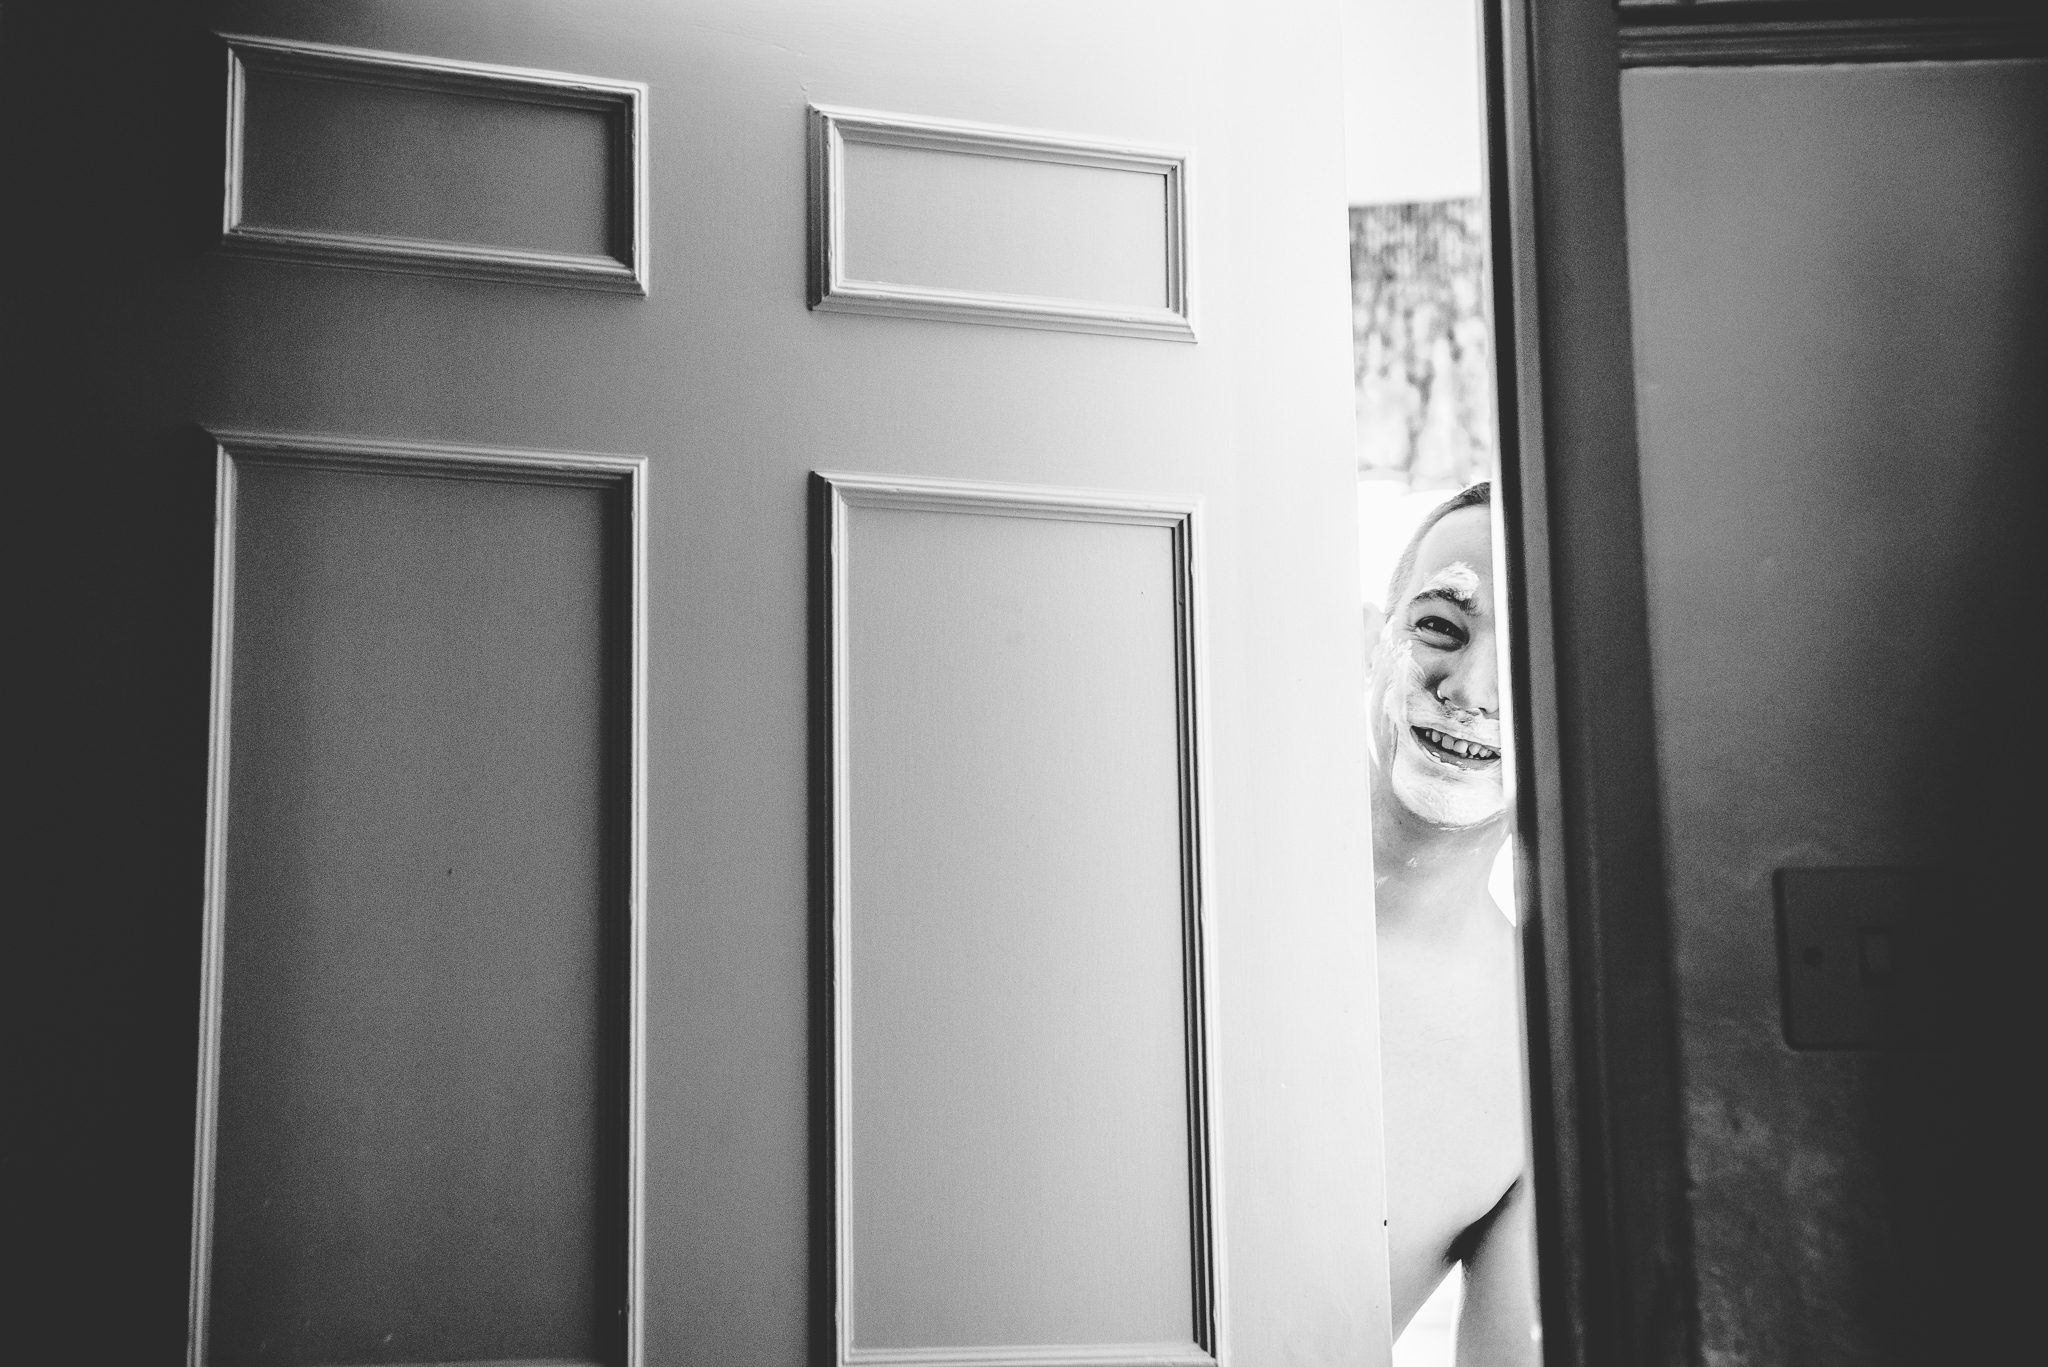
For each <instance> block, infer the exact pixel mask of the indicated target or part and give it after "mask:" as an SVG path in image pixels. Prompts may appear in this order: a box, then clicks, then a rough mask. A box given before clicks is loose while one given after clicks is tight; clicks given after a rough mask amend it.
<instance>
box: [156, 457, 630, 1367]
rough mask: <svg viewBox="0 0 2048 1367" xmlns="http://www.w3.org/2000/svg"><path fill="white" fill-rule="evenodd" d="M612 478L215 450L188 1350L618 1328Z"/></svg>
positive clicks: (622, 1129)
mask: <svg viewBox="0 0 2048 1367" xmlns="http://www.w3.org/2000/svg"><path fill="white" fill-rule="evenodd" d="M630 477H631V471H630V470H628V471H625V472H620V473H615V474H613V475H612V477H611V478H607V477H606V472H605V471H604V470H602V469H597V470H588V469H580V468H577V467H573V466H572V467H570V468H568V469H566V470H563V469H554V470H548V469H545V468H543V469H536V468H534V467H533V466H532V465H529V464H524V463H521V464H510V465H506V464H492V463H488V462H487V461H479V460H476V459H474V458H472V459H470V460H468V461H465V462H463V463H461V464H459V465H458V464H454V463H452V462H450V461H448V460H446V459H443V460H441V461H439V462H435V461H431V460H429V459H422V458H421V453H409V454H397V455H388V454H387V455H383V456H380V457H378V458H375V459H366V458H365V457H364V455H363V454H362V453H361V452H352V453H336V452H332V451H321V450H317V449H315V450H311V451H308V450H285V451H279V450H277V449H275V448H271V449H264V448H263V447H262V446H261V445H259V444H255V443H251V442H248V441H245V440H241V439H236V440H235V441H234V445H233V447H232V448H231V450H230V451H229V452H228V453H224V455H223V458H222V465H221V476H220V478H221V481H222V484H223V488H224V497H223V500H222V509H223V515H222V526H221V533H220V534H221V538H222V542H223V545H222V559H221V566H222V574H221V592H220V606H219V609H218V611H219V620H220V623H221V628H220V629H221V641H220V654H219V656H218V664H217V666H216V668H217V671H218V672H217V676H216V689H217V704H216V705H217V707H219V709H220V711H221V715H222V717H223V722H224V725H223V727H222V735H221V737H220V749H219V751H218V756H217V760H216V764H217V770H216V773H217V778H216V783H217V784H218V792H219V800H220V801H221V803H223V804H224V805H223V807H222V808H221V809H220V810H218V811H217V812H216V816H215V830H214V840H215V842H216V844H217V847H218V849H219V862H218V864H217V865H216V866H215V868H216V874H215V876H214V878H213V880H212V885H211V886H210V888H209V899H208V900H209V907H208V912H209V925H208V939H209V958H210V964H209V970H210V971H209V975H208V983H207V993H206V1006H205V1009H204V1010H203V1012H202V1018H201V1031H202V1065H201V1067H202V1076H203V1077H205V1078H207V1079H208V1081H209V1082H210V1084H211V1087H210V1090H211V1092H212V1097H211V1101H212V1104H211V1105H210V1106H209V1105H208V1104H206V1099H205V1098H202V1104H201V1117H200V1120H201V1123H200V1138H199V1147H200V1152H199V1163H198V1168H199V1172H200V1181H199V1183H198V1192H197V1198H198V1199H197V1202H196V1205H197V1209H196V1211H195V1231H194V1235H195V1237H194V1262H195V1279H196V1281H197V1288H198V1291H197V1295H196V1296H195V1301H194V1307H193V1314H194V1323H195V1328H196V1329H198V1330H201V1331H203V1340H202V1343H201V1345H200V1347H199V1350H198V1353H199V1356H201V1358H202V1359H203V1360H204V1361H208V1362H213V1363H220V1364H241V1363H280V1364H308V1365H309V1367H317V1365H318V1364H326V1363H355V1362H365V1363H367V1362H444V1361H465V1360H503V1361H516V1360H529V1359H545V1360H563V1361H599V1360H614V1361H615V1360H617V1359H618V1358H619V1357H620V1355H621V1354H622V1352H623V1350H624V1347H625V1330H626V1321H625V1313H624V1312H625V1309H626V1304H627V1285H626V1276H627V1272H628V1266H627V1259H626V1257H625V1256H624V1255H625V1252H626V1248H627V1222H626V1217H627V1190H626V1183H625V1178H626V1174H627V1171H628V1168H629V1164H630V1154H629V1152H628V1145H627V1139H628V1115H627V1096H626V1089H625V1087H624V1085H623V1084H624V1083H625V1081H626V1078H627V1049H628V1047H629V1036H628V1028H629V1021H628V1019H627V1015H626V1010H627V1007H628V1004H629V1003H628V993H629V985H630V982H631V976H632V964H631V958H630V949H631V942H632V941H631V917H632V913H633V908H632V907H631V905H630V901H629V898H630V893H631V887H630V883H629V882H628V881H627V880H626V879H622V878H621V877H619V874H620V873H623V872H629V870H630V859H631V843H630V832H629V827H630V823H631V822H632V819H633V812H632V802H631V793H630V789H629V788H628V787H626V786H624V785H626V784H629V783H630V769H629V768H628V767H627V765H626V764H625V763H624V761H625V760H626V759H627V756H626V755H625V753H624V752H623V747H622V746H621V745H620V743H619V742H620V741H621V740H622V739H624V733H623V728H622V724H623V723H624V722H625V721H626V719H627V717H628V716H629V715H630V709H631V706H632V689H631V685H630V670H629V661H630V643H629V642H628V641H627V640H626V639H625V634H626V631H627V629H628V624H629V623H630V621H631V617H632V614H631V599H630V595H631V593H632V580H631V576H630V566H631V563H632V562H631V555H630V552H629V547H630V540H629V538H630V525H631V522H630V517H631V508H630V494H629V492H628V491H629V489H630V485H629V484H628V483H627V481H628V480H630ZM622 859H623V860H625V861H628V862H626V863H625V864H623V865H622V864H621V860H622Z"/></svg>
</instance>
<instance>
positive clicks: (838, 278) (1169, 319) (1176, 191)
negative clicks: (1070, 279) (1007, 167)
mask: <svg viewBox="0 0 2048 1367" xmlns="http://www.w3.org/2000/svg"><path fill="white" fill-rule="evenodd" d="M806 117H807V119H808V121H809V129H808V132H809V141H808V152H809V160H808V170H809V191H810V199H809V228H810V243H809V247H810V252H809V258H810V259H809V266H810V279H809V288H810V306H811V307H812V308H813V309H816V310H818V311H819V312H824V313H869V314H880V315H883V316H886V317H898V318H930V319H938V320H941V321H951V322H964V323H986V324H992V325H994V326H997V327H1021V328H1045V329H1050V330H1052V331H1058V332H1090V333H1102V334H1107V335H1110V336H1116V337H1152V338H1159V339H1162V340H1165V341H1178V342H1192V341H1194V340H1195V316H1194V303H1193V287H1192V276H1193V267H1192V264H1191V252H1190V241H1189V238H1190V226H1189V206H1190V204H1191V202H1192V200H1191V195H1190V191H1189V173H1188V163H1189V154H1188V153H1187V152H1186V151H1185V150H1183V149H1180V148H1172V147H1154V146H1150V145H1146V144H1141V143H1129V142H1110V141H1104V140H1102V139H1099V138H1083V137H1077V136H1073V135H1069V134H1064V133H1047V132H1042V131H1039V130H1036V129H1028V128H1010V127H1006V126H1003V125H1000V124H990V123H969V122H966V121H964V120H959V119H931V118H913V117H911V116H909V115H907V114H885V113H879V112H877V111H875V110H870V109H842V108H839V107H837V106H835V105H819V104H814V105H811V106H810V107H809V109H808V110H807V111H806ZM848 143H855V144H865V145H868V146H877V147H906V148H914V149H919V150H924V151H936V152H950V153H954V154H956V155H964V156H976V157H1004V158H1009V159H1011V160H1017V161H1046V162H1055V163H1059V164H1061V165H1066V166H1089V167H1097V168H1100V169H1103V170H1110V171H1137V172H1145V173H1150V174H1154V175H1158V176H1160V177H1162V178H1163V179H1164V180H1165V182H1166V186H1165V190H1166V204H1165V217H1164V220H1163V221H1162V223H1161V224H1160V229H1161V232H1162V234H1163V235H1164V246H1165V256H1166V302H1165V304H1164V306H1163V307H1160V308H1135V307H1130V306H1126V305H1117V304H1096V303H1090V302H1088V301H1087V300H1084V299H1053V298H1044V297H1040V296H1037V295H1024V294H997V293H991V292H988V291H984V290H972V289H951V288H938V287H932V286H919V285H913V284H904V283H897V282H882V281H874V280H858V279H854V278H851V277H849V276H848V275H847V272H846V147H847V144H848Z"/></svg>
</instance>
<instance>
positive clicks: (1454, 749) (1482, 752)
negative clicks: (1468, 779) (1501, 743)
mask: <svg viewBox="0 0 2048 1367" xmlns="http://www.w3.org/2000/svg"><path fill="white" fill-rule="evenodd" d="M1417 729H1419V730H1420V731H1421V732H1422V734H1423V735H1425V736H1427V737H1429V739H1430V741H1431V742H1432V743H1434V744H1436V745H1441V746H1442V747H1443V748H1444V749H1446V750H1448V751H1450V752H1451V753H1452V754H1454V755H1463V756H1465V757H1466V758H1467V759H1499V758H1500V751H1498V750H1496V749H1494V748H1492V747H1491V746H1487V745H1481V744H1479V742H1477V741H1470V740H1466V739H1464V738H1463V737H1462V736H1447V735H1445V734H1444V733H1443V732H1441V731H1432V730H1430V729H1429V728H1428V727H1427V726H1424V727H1419V728H1417Z"/></svg>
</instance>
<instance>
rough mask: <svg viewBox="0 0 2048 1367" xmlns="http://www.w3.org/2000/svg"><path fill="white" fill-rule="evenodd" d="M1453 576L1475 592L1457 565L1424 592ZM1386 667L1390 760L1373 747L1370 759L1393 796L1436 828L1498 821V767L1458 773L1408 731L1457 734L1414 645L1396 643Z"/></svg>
mask: <svg viewBox="0 0 2048 1367" xmlns="http://www.w3.org/2000/svg"><path fill="white" fill-rule="evenodd" d="M1458 570H1463V571H1464V573H1465V574H1466V575H1467V576H1470V577H1471V581H1472V590H1476V589H1477V587H1478V576H1477V575H1474V574H1473V573H1472V570H1471V568H1470V567H1469V566H1467V565H1464V564H1462V563H1459V564H1452V565H1447V566H1445V567H1444V568H1443V569H1442V570H1440V571H1438V573H1437V574H1436V575H1435V576H1433V577H1432V578H1431V580H1430V586H1434V585H1436V582H1437V580H1439V579H1442V578H1443V577H1444V576H1446V575H1449V574H1451V573H1452V572H1454V571H1458ZM1445 587H1451V586H1449V585H1446V586H1445ZM1472 590H1465V591H1467V592H1469V591H1472ZM1387 663H1388V666H1389V667H1390V669H1391V675H1390V677H1389V678H1388V680H1387V685H1386V688H1385V690H1384V691H1383V692H1382V693H1381V694H1380V713H1381V721H1382V723H1383V725H1384V726H1385V728H1386V729H1387V731H1388V732H1389V733H1390V734H1391V736H1392V746H1393V754H1392V755H1391V756H1390V757H1388V756H1381V755H1379V754H1378V753H1377V745H1375V752H1376V753H1375V755H1374V758H1375V759H1376V760H1377V761H1378V762H1379V763H1381V764H1382V765H1383V766H1384V767H1385V768H1386V769H1387V776H1388V779H1389V781H1390V786H1391V787H1392V788H1393V790H1394V796H1395V797H1396V798H1397V799H1398V800H1399V801H1400V803H1401V805H1402V806H1404V807H1406V808H1407V809H1408V810H1409V811H1411V812H1413V813H1415V814H1416V815H1417V816H1419V817H1421V818H1422V819H1423V820H1424V821H1427V822H1430V823H1431V824H1433V825H1437V826H1477V825H1479V824H1480V823H1481V822H1484V821H1490V820H1492V819H1493V818H1494V817H1496V816H1499V815H1500V814H1501V812H1502V811H1504V810H1505V809H1506V807H1507V796H1506V793H1505V791H1504V789H1503V787H1502V784H1501V773H1500V766H1499V765H1498V764H1495V765H1492V766H1489V767H1488V768H1485V769H1461V768H1459V767H1457V766H1456V765H1453V764H1447V763H1445V762H1444V761H1442V760H1439V759H1436V758H1434V757H1432V756H1431V755H1429V754H1427V753H1426V752H1424V750H1423V748H1422V742H1421V741H1420V740H1418V739H1416V736H1415V732H1414V731H1413V729H1412V728H1413V727H1414V726H1415V725H1418V724H1427V723H1441V724H1442V726H1441V729H1444V730H1456V729H1460V728H1454V727H1452V725H1451V723H1450V721H1449V718H1448V717H1446V716H1445V715H1444V709H1443V708H1442V707H1441V706H1440V705H1438V704H1437V701H1436V698H1435V696H1434V695H1433V694H1432V693H1431V692H1430V690H1429V686H1428V681H1427V680H1426V679H1425V678H1424V677H1423V671H1422V665H1421V662H1419V661H1418V660H1417V659H1416V658H1415V642H1413V641H1411V640H1402V641H1399V642H1397V643H1396V644H1395V645H1394V646H1393V647H1392V649H1391V650H1390V652H1389V658H1388V661H1387ZM1412 717H1421V718H1423V722H1421V723H1418V722H1416V721H1414V720H1411V718H1412ZM1496 725H1498V723H1496ZM1373 729H1374V731H1375V732H1377V731H1378V730H1379V728H1378V727H1375V728H1373ZM1375 741H1377V736H1375Z"/></svg>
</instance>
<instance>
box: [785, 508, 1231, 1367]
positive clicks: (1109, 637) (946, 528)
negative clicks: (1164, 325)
mask: <svg viewBox="0 0 2048 1367" xmlns="http://www.w3.org/2000/svg"><path fill="white" fill-rule="evenodd" d="M826 482H827V484H828V486H829V487H828V490H827V496H828V499H829V503H828V507H827V509H826V513H825V518H824V529H823V531H824V534H825V535H827V536H829V538H830V546H829V549H828V551H827V557H826V559H825V561H824V563H825V565H826V566H828V567H829V574H830V580H831V582H830V585H829V590H828V607H827V611H828V613H829V620H830V628H829V631H828V634H827V647H826V648H827V651H828V653H829V668H830V674H831V689H832V693H831V711H830V723H829V732H830V745H831V770H832V785H831V792H832V801H833V813H832V829H831V839H832V844H833V859H832V870H833V872H832V878H833V918H832V928H831V933H832V937H833V942H834V943H833V963H834V977H833V984H832V990H833V1033H834V1042H835V1048H834V1053H833V1064H834V1071H835V1077H834V1093H835V1097H836V1111H835V1116H834V1127H833V1146H834V1158H835V1162H834V1169H833V1172H834V1180H835V1182H836V1184H837V1186H838V1190H837V1191H836V1193H835V1200H834V1220H835V1224H836V1225H837V1228H836V1230H835V1237H834V1240H833V1244H834V1252H835V1255H836V1257H837V1259H838V1267H837V1278H836V1280H837V1283H838V1286H837V1298H838V1301H837V1303H838V1318H839V1321H840V1325H839V1335H840V1341H841V1352H842V1355H843V1357H844V1358H846V1359H848V1360H858V1361H861V1362H873V1363H877V1364H880V1363H883V1362H889V1361H914V1362H919V1363H933V1364H937V1363H940V1362H963V1363H971V1362H976V1361H984V1360H986V1357H987V1353H988V1351H989V1350H991V1349H996V1350H1007V1352H1008V1353H1009V1354H1011V1355H1012V1356H1010V1357H1007V1358H1006V1359H1005V1360H1017V1361H1025V1360H1041V1361H1047V1362H1059V1361H1064V1360H1071V1357H1072V1355H1073V1354H1074V1352H1076V1351H1077V1349H1078V1350H1085V1351H1087V1352H1089V1353H1090V1354H1091V1355H1092V1356H1091V1360H1096V1361H1104V1362H1114V1361H1143V1362H1151V1363H1159V1362H1167V1361H1183V1362H1192V1363H1202V1362H1210V1361H1213V1360H1214V1352H1215V1347H1216V1333H1215V1324H1214V1302H1215V1283H1214V1273H1215V1259H1214V1256H1213V1255H1214V1247H1213V1242H1214V1241H1213V1234H1214V1230H1215V1211H1214V1208H1213V1201H1212V1188H1213V1184H1212V1181H1211V1172H1210V1166H1209V1132H1210V1126H1211V1117H1210V1107H1209V1098H1208V1086H1207V1072H1208V1069H1207V1047H1206V1046H1207V1040H1206V1038H1205V1034H1204V1029H1203V1017H1204V1012H1203V995H1204V994H1203V989H1204V986H1205V977H1206V975H1205V973H1204V971H1203V968H1204V943H1203V941H1204V935H1203V929H1204V927H1203V920H1202V911H1203V908H1202V894H1203V891H1204V883H1203V879H1202V876H1201V840H1200V805H1199V802H1198V800H1197V795H1196V786H1197V783H1198V780H1199V763H1200V758H1199V745H1198V743H1197V738H1198V736H1199V726H1198V723H1197V712H1196V700H1197V697H1196V690H1195V679H1194V677H1193V663H1194V657H1195V651H1196V641H1195V639H1194V623H1195V618H1196V611H1195V603H1194V589H1195V587H1196V585H1195V582H1194V579H1193V576H1192V574H1191V572H1190V571H1191V569H1192V552H1193V546H1192V538H1193V530H1194V529H1193V525H1192V524H1193V520H1194V510H1193V508H1192V507H1185V506H1184V507H1179V508H1175V507H1171V506H1164V507H1163V506H1159V505H1157V504H1151V505H1147V504H1144V503H1135V504H1134V503H1132V502H1130V501H1128V500H1125V501H1121V502H1120V501H1118V500H1116V499H1115V498H1114V497H1105V496H1103V495H1100V494H1096V495H1076V494H1073V493H1069V492H1063V491H1057V490H1043V489H1029V488H1009V487H1004V486H990V485H975V484H961V483H942V482H932V481H923V482H916V483H909V484H906V483H904V482H902V481H889V482H876V481H865V480H860V479H857V478H848V477H842V476H830V477H827V481H826Z"/></svg>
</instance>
